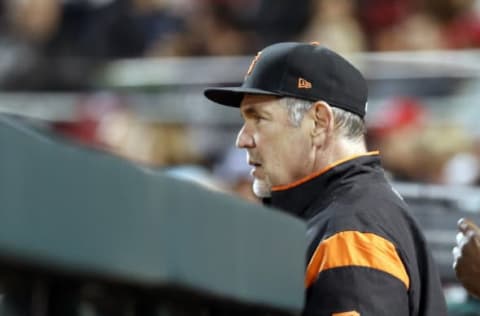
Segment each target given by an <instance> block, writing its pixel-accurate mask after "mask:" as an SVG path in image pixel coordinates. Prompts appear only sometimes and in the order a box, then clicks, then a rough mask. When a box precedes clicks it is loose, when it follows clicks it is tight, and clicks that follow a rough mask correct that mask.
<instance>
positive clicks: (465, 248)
mask: <svg viewBox="0 0 480 316" xmlns="http://www.w3.org/2000/svg"><path fill="white" fill-rule="evenodd" d="M458 229H459V233H458V234H457V245H456V247H455V248H453V258H454V262H453V268H454V269H455V273H456V274H457V278H458V280H459V281H460V282H461V283H462V284H463V286H464V287H465V289H467V291H468V292H469V293H470V294H471V295H473V296H476V297H477V298H480V228H478V227H477V225H475V223H473V222H472V221H470V220H468V219H463V218H462V219H460V220H459V221H458Z"/></svg>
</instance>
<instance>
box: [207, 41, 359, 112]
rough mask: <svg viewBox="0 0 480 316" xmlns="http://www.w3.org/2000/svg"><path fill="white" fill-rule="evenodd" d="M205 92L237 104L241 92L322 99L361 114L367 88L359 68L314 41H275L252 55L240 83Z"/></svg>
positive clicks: (215, 100)
mask: <svg viewBox="0 0 480 316" xmlns="http://www.w3.org/2000/svg"><path fill="white" fill-rule="evenodd" d="M204 93H205V96H206V97H207V98H208V99H210V100H212V101H214V102H216V103H219V104H222V105H226V106H232V107H239V106H240V104H241V102H242V99H243V97H244V95H245V94H257V95H271V96H278V97H294V98H299V99H305V100H310V101H314V102H315V101H325V102H327V103H328V104H330V105H331V106H335V107H338V108H341V109H344V110H346V111H350V112H352V113H355V114H357V115H359V116H360V117H362V118H363V117H364V116H365V111H366V104H367V97H368V89H367V83H366V81H365V78H364V77H363V76H362V74H361V73H360V71H359V70H358V69H357V68H355V67H354V66H353V65H352V64H351V63H349V62H348V61H347V60H346V59H345V58H343V57H342V56H340V55H338V54H337V53H335V52H333V51H332V50H330V49H328V48H326V47H324V46H320V45H318V44H317V43H293V42H289V43H278V44H273V45H270V46H267V47H266V48H265V49H263V50H262V51H261V52H259V53H258V54H257V56H256V57H255V58H254V59H253V61H252V63H251V64H250V67H249V69H248V71H247V74H246V75H245V80H244V82H243V84H242V85H241V86H240V87H223V88H208V89H206V90H205V92H204Z"/></svg>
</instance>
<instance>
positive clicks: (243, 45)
mask: <svg viewBox="0 0 480 316" xmlns="http://www.w3.org/2000/svg"><path fill="white" fill-rule="evenodd" d="M278 41H306V42H310V41H318V42H320V43H321V44H322V45H326V46H328V47H330V48H331V49H333V50H336V51H338V52H340V53H341V54H343V55H344V56H346V57H347V58H348V59H350V60H351V61H352V62H353V63H354V64H355V65H356V66H357V67H358V68H359V69H361V71H362V72H363V73H364V75H365V77H366V78H367V80H368V84H369V91H370V92H369V108H368V115H367V125H368V130H369V134H368V135H369V136H368V146H369V148H370V149H372V150H373V149H379V150H380V151H381V154H382V157H383V163H384V165H385V167H386V169H387V170H388V172H389V176H390V177H391V178H392V180H393V181H395V183H396V184H397V188H398V189H399V191H400V192H401V193H402V194H403V195H404V196H405V198H406V199H407V201H409V202H410V203H411V205H412V210H413V211H414V213H415V215H416V216H417V218H418V219H419V221H420V223H421V225H422V226H423V227H424V228H425V232H426V236H427V239H428V240H429V242H430V243H431V244H432V249H433V250H434V256H435V259H436V260H437V262H438V263H439V266H440V270H441V273H442V280H443V282H444V285H445V293H446V295H447V299H448V301H449V306H450V309H451V315H480V307H478V305H477V301H475V300H473V299H471V298H469V297H468V295H467V294H466V293H465V291H463V289H462V288H461V286H459V285H458V283H457V282H456V281H455V278H454V275H453V271H452V269H451V263H452V257H451V254H450V251H451V247H453V244H454V241H455V224H456V221H457V220H458V218H459V217H461V216H468V217H471V218H474V219H478V220H480V215H478V214H479V211H480V194H479V193H480V191H479V190H478V189H477V186H478V185H480V124H478V123H477V121H478V118H480V107H479V106H478V103H479V101H480V1H479V0H335V1H333V0H296V1H295V0H2V1H1V2H0V112H2V113H4V114H6V115H11V116H15V117H18V118H20V119H21V120H23V121H25V122H26V123H27V124H31V125H32V126H33V127H35V128H38V129H39V130H41V131H45V132H48V133H54V134H55V135H58V137H61V138H62V139H65V140H68V141H71V142H75V143H77V144H78V145H79V146H87V147H93V148H96V149H97V150H101V151H108V152H110V153H112V154H115V155H119V156H122V157H124V158H126V159H129V160H132V161H134V162H136V163H138V164H141V165H145V166H149V167H151V168H155V169H162V170H165V171H166V172H169V173H170V174H172V175H174V176H178V177H181V178H185V179H189V180H192V181H196V182H199V183H201V184H203V185H206V186H208V187H210V188H214V189H216V190H220V191H224V192H228V193H231V194H234V195H237V196H239V197H240V198H245V199H248V200H250V201H253V202H257V201H256V199H255V198H254V197H253V195H252V192H251V189H250V181H251V178H250V176H249V168H248V166H247V164H246V161H245V156H244V153H243V152H241V151H239V150H237V149H235V148H234V147H233V143H234V141H235V136H236V132H237V131H238V129H239V128H240V126H241V119H240V116H239V114H238V112H237V111H236V110H235V109H230V108H225V107H221V106H217V105H215V104H212V103H211V102H210V101H208V100H206V99H205V98H204V97H203V93H202V91H203V89H204V88H205V87H206V86H221V85H237V84H240V83H241V81H242V80H243V76H244V74H245V72H246V69H247V68H248V65H249V63H250V61H251V58H252V56H254V55H255V54H256V52H257V51H259V50H261V49H262V48H263V47H265V46H266V45H269V44H272V43H275V42H278Z"/></svg>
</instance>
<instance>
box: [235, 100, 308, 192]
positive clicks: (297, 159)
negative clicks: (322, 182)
mask: <svg viewBox="0 0 480 316" xmlns="http://www.w3.org/2000/svg"><path fill="white" fill-rule="evenodd" d="M240 111H241V114H242V117H243V119H244V124H243V127H242V129H241V130H240V131H239V133H238V136H237V142H236V145H237V147H239V148H244V149H246V150H247V160H248V163H249V164H250V165H251V166H252V167H253V169H252V175H253V177H254V183H253V191H254V193H255V194H256V195H257V196H259V197H267V196H269V195H270V192H271V188H272V186H277V185H285V184H289V183H291V182H294V181H296V180H298V179H301V178H303V177H305V176H307V175H309V174H310V172H311V165H312V161H313V157H314V154H313V144H312V140H311V137H310V130H311V128H312V127H313V125H314V122H313V120H311V119H309V118H308V117H307V116H308V115H307V114H306V115H305V118H304V119H303V121H302V123H301V124H300V126H299V127H295V126H293V125H292V123H291V122H290V121H289V117H288V110H287V108H286V106H285V105H284V104H283V101H282V100H280V99H278V98H276V97H272V96H258V95H246V96H245V97H244V99H243V101H242V104H241V106H240Z"/></svg>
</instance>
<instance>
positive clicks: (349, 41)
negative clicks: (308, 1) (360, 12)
mask: <svg viewBox="0 0 480 316" xmlns="http://www.w3.org/2000/svg"><path fill="white" fill-rule="evenodd" d="M312 6H313V10H312V12H313V13H312V16H311V17H310V23H309V24H308V26H307V28H306V30H305V31H304V32H303V35H302V36H301V41H305V42H311V41H319V42H320V43H321V44H322V45H325V46H328V47H331V48H332V49H335V50H336V51H338V52H340V53H350V52H358V51H364V50H365V49H366V43H365V36H364V34H363V30H362V29H361V27H360V24H359V23H358V21H357V19H356V16H355V12H356V11H355V10H356V2H355V1H354V0H335V1H331V0H319V1H315V2H314V4H313V5H312Z"/></svg>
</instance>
